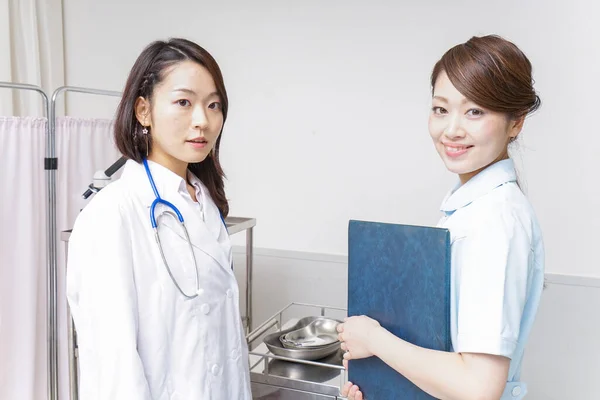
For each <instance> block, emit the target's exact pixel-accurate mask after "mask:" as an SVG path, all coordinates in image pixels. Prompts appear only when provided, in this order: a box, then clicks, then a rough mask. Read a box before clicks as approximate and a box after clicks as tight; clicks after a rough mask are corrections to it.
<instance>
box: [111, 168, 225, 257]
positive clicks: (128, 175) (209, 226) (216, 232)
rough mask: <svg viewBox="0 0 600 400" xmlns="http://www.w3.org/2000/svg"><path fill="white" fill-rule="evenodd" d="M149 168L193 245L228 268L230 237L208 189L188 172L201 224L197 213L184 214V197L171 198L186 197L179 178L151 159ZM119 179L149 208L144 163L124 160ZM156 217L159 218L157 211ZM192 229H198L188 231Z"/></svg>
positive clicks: (150, 196)
mask: <svg viewBox="0 0 600 400" xmlns="http://www.w3.org/2000/svg"><path fill="white" fill-rule="evenodd" d="M148 167H149V168H150V173H151V174H152V178H153V179H154V184H155V185H156V189H157V190H158V193H159V194H160V196H161V198H163V199H164V200H167V201H170V202H172V203H174V204H175V205H176V206H177V208H178V209H179V211H180V212H181V213H182V215H183V218H184V220H185V224H186V227H187V228H188V229H187V230H188V234H189V235H190V240H191V242H192V245H193V246H194V247H196V248H197V249H199V250H201V251H203V252H205V253H206V254H208V255H209V256H211V257H212V258H213V259H215V260H216V261H217V262H218V263H219V264H220V265H221V266H223V268H225V269H230V266H231V260H230V257H229V255H228V254H227V251H226V248H228V243H229V242H228V236H229V235H228V233H227V230H226V228H225V227H224V225H223V222H222V220H221V214H220V212H219V209H218V208H217V206H216V205H215V204H214V203H213V202H212V201H211V200H210V195H209V194H208V189H207V188H206V187H205V186H204V184H202V182H201V181H200V179H198V178H197V177H196V176H195V175H194V174H192V173H191V172H189V171H188V179H189V181H190V183H191V184H192V185H193V186H194V187H195V188H196V195H197V197H198V200H199V202H200V206H201V207H202V209H203V211H204V221H202V220H201V219H200V217H199V215H198V214H199V213H198V212H197V210H192V209H189V212H186V211H188V207H187V205H186V202H185V201H183V198H182V199H181V201H178V200H177V199H176V197H175V198H174V196H177V194H178V195H179V196H182V197H183V196H188V195H189V194H188V192H187V185H186V182H185V180H184V179H183V178H182V177H180V176H179V175H177V174H176V173H174V172H173V171H171V170H170V169H168V168H166V167H163V166H162V165H160V164H158V163H155V162H152V161H150V160H148ZM121 179H123V180H126V181H127V182H128V184H131V185H132V186H134V187H136V188H138V189H137V190H136V192H138V194H139V195H140V197H141V199H142V202H143V203H144V205H145V206H147V207H150V205H151V204H152V202H153V201H154V199H155V198H156V196H155V195H154V191H153V190H152V186H151V185H150V181H149V178H148V175H147V174H146V169H145V168H144V165H143V164H141V163H137V162H135V161H133V160H127V162H126V164H125V168H124V169H123V174H122V175H121ZM156 215H158V211H157V212H156ZM148 218H149V217H148ZM161 223H162V222H161ZM164 223H165V224H166V225H167V226H170V225H171V223H169V219H168V218H167V219H165V220H164ZM192 226H193V227H196V228H197V229H191V227H192ZM175 231H177V232H179V229H175ZM182 239H183V240H185V237H183V236H182ZM206 239H210V240H209V241H207V240H206ZM211 241H212V242H214V243H213V244H212V245H211V244H209V243H210V242H211Z"/></svg>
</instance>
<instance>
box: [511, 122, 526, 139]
mask: <svg viewBox="0 0 600 400" xmlns="http://www.w3.org/2000/svg"><path fill="white" fill-rule="evenodd" d="M524 123H525V117H524V116H523V117H519V118H517V119H511V120H510V122H509V125H508V136H509V137H510V141H511V142H512V141H513V140H516V139H517V136H519V133H521V130H522V129H523V124H524Z"/></svg>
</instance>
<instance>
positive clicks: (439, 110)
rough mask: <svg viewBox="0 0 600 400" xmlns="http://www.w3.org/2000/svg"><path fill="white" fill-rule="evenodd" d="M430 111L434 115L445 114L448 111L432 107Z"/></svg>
mask: <svg viewBox="0 0 600 400" xmlns="http://www.w3.org/2000/svg"><path fill="white" fill-rule="evenodd" d="M431 111H433V113H434V114H438V115H440V114H447V113H448V111H447V110H446V109H445V108H444V107H432V108H431Z"/></svg>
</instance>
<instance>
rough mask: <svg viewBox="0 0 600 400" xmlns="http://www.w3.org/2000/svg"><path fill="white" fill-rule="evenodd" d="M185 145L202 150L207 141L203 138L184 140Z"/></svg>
mask: <svg viewBox="0 0 600 400" xmlns="http://www.w3.org/2000/svg"><path fill="white" fill-rule="evenodd" d="M186 143H187V144H189V145H190V146H192V148H194V149H200V150H201V149H204V148H205V147H206V146H207V145H208V140H206V139H205V138H203V137H200V138H195V139H191V140H186Z"/></svg>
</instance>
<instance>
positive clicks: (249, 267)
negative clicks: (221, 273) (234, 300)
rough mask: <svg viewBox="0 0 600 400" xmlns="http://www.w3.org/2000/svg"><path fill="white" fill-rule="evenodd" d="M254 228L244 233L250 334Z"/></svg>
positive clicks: (247, 316) (247, 317)
mask: <svg viewBox="0 0 600 400" xmlns="http://www.w3.org/2000/svg"><path fill="white" fill-rule="evenodd" d="M253 229H254V228H249V229H248V230H247V231H246V321H247V323H248V332H252V261H253V251H252V248H253V241H254V237H253V236H254V232H253Z"/></svg>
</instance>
